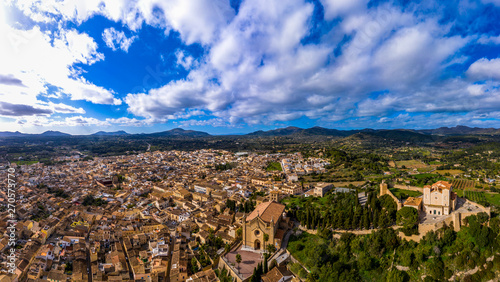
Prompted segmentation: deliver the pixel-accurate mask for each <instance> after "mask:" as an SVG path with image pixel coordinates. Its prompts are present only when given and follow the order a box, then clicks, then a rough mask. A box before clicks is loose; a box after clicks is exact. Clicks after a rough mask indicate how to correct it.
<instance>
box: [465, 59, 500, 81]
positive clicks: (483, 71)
mask: <svg viewBox="0 0 500 282" xmlns="http://www.w3.org/2000/svg"><path fill="white" fill-rule="evenodd" d="M467 74H468V75H469V76H471V77H473V78H476V79H479V80H482V79H496V80H500V58H496V59H491V60H489V59H486V58H482V59H479V60H477V61H475V62H474V63H473V64H472V65H470V67H469V69H468V70H467Z"/></svg>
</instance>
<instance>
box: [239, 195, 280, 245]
mask: <svg viewBox="0 0 500 282" xmlns="http://www.w3.org/2000/svg"><path fill="white" fill-rule="evenodd" d="M284 211H285V206H284V205H282V204H279V203H277V202H274V201H272V202H264V203H261V204H259V205H258V206H257V207H256V208H255V210H254V211H253V212H252V213H250V214H249V215H248V216H247V217H245V218H244V220H243V228H242V229H243V230H242V231H243V232H242V233H243V234H242V235H243V245H244V247H245V248H247V249H253V250H255V251H264V250H265V249H266V246H267V245H269V244H272V245H274V246H275V247H276V249H279V248H280V246H281V242H282V240H283V237H284V235H285V232H286V230H287V227H288V218H286V216H285V213H284ZM265 234H267V236H268V240H267V241H266V240H265Z"/></svg>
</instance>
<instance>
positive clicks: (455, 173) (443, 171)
mask: <svg viewBox="0 0 500 282" xmlns="http://www.w3.org/2000/svg"><path fill="white" fill-rule="evenodd" d="M436 173H439V174H441V175H444V174H446V173H449V174H451V175H457V174H461V173H464V172H463V171H462V170H459V169H445V170H436Z"/></svg>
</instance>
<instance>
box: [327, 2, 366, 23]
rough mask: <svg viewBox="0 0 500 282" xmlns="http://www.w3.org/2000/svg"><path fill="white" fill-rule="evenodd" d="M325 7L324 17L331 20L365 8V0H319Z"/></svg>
mask: <svg viewBox="0 0 500 282" xmlns="http://www.w3.org/2000/svg"><path fill="white" fill-rule="evenodd" d="M320 2H321V4H322V5H323V7H324V9H325V18H326V19H328V20H331V19H333V18H336V17H338V16H341V15H345V14H347V13H350V12H354V11H357V10H363V9H364V8H366V4H368V1H366V0H320Z"/></svg>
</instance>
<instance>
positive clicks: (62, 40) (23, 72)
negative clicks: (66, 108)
mask: <svg viewBox="0 0 500 282" xmlns="http://www.w3.org/2000/svg"><path fill="white" fill-rule="evenodd" d="M103 59H104V56H103V54H101V53H99V52H97V44H96V43H95V42H94V40H93V39H92V38H91V37H90V36H88V35H87V34H85V33H79V32H77V31H76V30H64V29H61V30H59V31H57V32H48V31H47V32H43V31H41V30H40V28H38V27H37V26H35V27H33V28H32V29H30V30H21V29H16V28H13V27H11V26H9V25H8V24H6V23H5V22H3V21H0V61H1V62H2V63H1V64H0V76H2V77H9V78H11V79H14V80H15V81H19V82H20V83H21V84H12V83H11V84H9V85H5V84H3V85H2V93H1V94H0V98H1V99H2V101H5V102H9V103H14V104H16V103H17V104H27V105H35V104H37V103H38V102H39V101H38V99H37V96H38V95H46V96H48V95H49V91H48V87H55V88H56V89H58V92H59V93H57V92H56V93H55V94H50V95H52V97H61V95H62V94H65V95H68V96H69V97H71V99H73V100H87V101H91V102H93V103H100V104H115V105H116V104H120V103H121V101H120V100H118V99H116V98H114V95H113V92H112V91H111V90H107V89H105V88H103V87H100V86H97V85H94V84H92V83H90V82H88V81H86V80H85V79H83V78H80V77H79V72H80V70H78V69H77V68H75V67H74V65H75V64H79V63H80V64H86V65H91V64H94V63H95V62H97V61H100V60H103ZM54 95H55V96H54Z"/></svg>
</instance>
